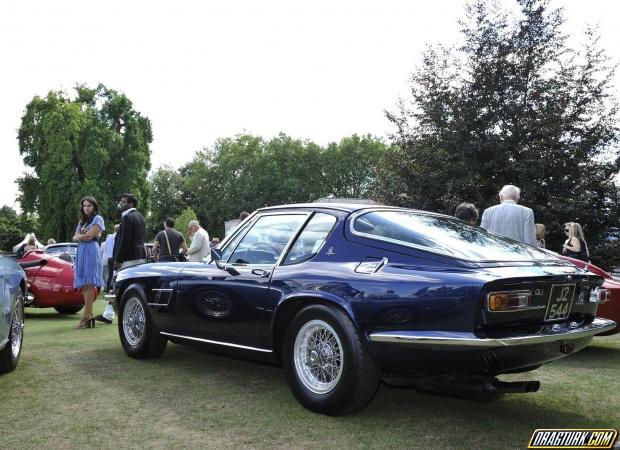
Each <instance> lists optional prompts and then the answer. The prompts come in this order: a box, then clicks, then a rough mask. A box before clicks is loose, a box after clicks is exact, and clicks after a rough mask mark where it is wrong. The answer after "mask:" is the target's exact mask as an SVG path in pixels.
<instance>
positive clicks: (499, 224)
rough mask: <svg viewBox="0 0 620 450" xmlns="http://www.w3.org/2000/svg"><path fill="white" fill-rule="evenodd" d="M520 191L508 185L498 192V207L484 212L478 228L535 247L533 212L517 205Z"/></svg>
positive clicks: (492, 207)
mask: <svg viewBox="0 0 620 450" xmlns="http://www.w3.org/2000/svg"><path fill="white" fill-rule="evenodd" d="M520 195H521V190H520V189H519V188H518V187H516V186H513V185H511V184H508V185H506V186H504V187H503V188H502V190H501V191H499V201H500V204H499V205H495V206H491V207H490V208H487V209H485V210H484V213H483V214H482V220H481V222H480V226H481V227H482V228H484V229H486V230H488V231H490V232H492V233H495V234H501V235H502V236H507V237H509V238H512V239H514V240H515V241H519V242H523V243H524V244H529V245H533V246H535V247H536V246H537V244H536V226H535V225H534V212H533V211H532V210H531V209H530V208H526V207H525V206H521V205H518V204H517V202H518V201H519V197H520Z"/></svg>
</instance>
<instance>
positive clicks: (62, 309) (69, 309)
mask: <svg viewBox="0 0 620 450" xmlns="http://www.w3.org/2000/svg"><path fill="white" fill-rule="evenodd" d="M82 308H84V306H83V305H79V306H54V309H55V310H56V311H58V312H59V313H60V314H75V313H76V312H78V311H80V310H81V309H82Z"/></svg>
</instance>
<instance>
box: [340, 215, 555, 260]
mask: <svg viewBox="0 0 620 450" xmlns="http://www.w3.org/2000/svg"><path fill="white" fill-rule="evenodd" d="M352 228H353V232H354V233H355V234H359V235H363V236H367V237H371V238H375V239H379V240H383V241H388V242H393V243H396V244H401V245H406V246H409V247H415V248H419V249H422V250H427V251H431V252H434V253H440V254H443V255H447V256H452V257H454V258H459V259H465V260H469V261H532V260H545V259H553V257H552V256H550V255H548V254H547V253H545V252H543V251H541V250H539V249H537V248H535V247H532V246H529V245H525V244H522V243H520V242H516V241H513V240H512V239H508V238H505V237H502V236H498V235H495V234H492V233H489V232H487V231H486V230H484V229H482V228H479V227H476V226H472V225H468V224H466V223H465V222H463V221H461V220H458V219H455V218H452V217H446V216H440V215H436V214H429V213H424V212H420V211H393V210H390V211H372V212H368V213H364V214H361V215H359V216H357V217H355V219H354V220H353V224H352Z"/></svg>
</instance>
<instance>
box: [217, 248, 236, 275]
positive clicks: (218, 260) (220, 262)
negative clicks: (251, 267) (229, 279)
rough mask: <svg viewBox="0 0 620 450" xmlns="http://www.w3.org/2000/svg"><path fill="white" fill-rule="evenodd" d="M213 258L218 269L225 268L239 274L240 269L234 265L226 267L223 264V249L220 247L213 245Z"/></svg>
mask: <svg viewBox="0 0 620 450" xmlns="http://www.w3.org/2000/svg"><path fill="white" fill-rule="evenodd" d="M211 259H212V260H213V262H214V263H215V265H216V266H217V268H218V269H220V270H225V271H226V272H228V273H229V274H231V275H233V276H236V275H239V271H238V270H236V269H235V268H234V267H226V266H224V264H222V251H221V250H220V249H218V248H213V247H211Z"/></svg>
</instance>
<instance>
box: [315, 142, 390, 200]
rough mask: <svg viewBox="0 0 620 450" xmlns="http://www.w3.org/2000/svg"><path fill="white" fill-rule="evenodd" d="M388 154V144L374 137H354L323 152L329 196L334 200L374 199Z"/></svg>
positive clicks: (325, 180)
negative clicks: (380, 170) (384, 158)
mask: <svg viewBox="0 0 620 450" xmlns="http://www.w3.org/2000/svg"><path fill="white" fill-rule="evenodd" d="M385 150H386V146H385V144H384V143H383V142H382V141H381V140H379V139H375V138H373V137H371V136H370V135H368V136H363V137H359V136H357V135H353V136H351V137H345V138H343V139H342V140H341V141H340V142H339V143H338V144H336V143H332V144H329V145H328V147H327V149H326V150H324V151H323V161H324V162H323V172H324V185H325V192H327V193H329V194H331V195H333V196H334V197H342V198H370V197H371V196H372V195H373V192H374V191H375V190H376V187H375V180H376V178H377V171H378V165H379V163H380V162H381V158H382V156H383V154H384V152H385Z"/></svg>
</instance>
